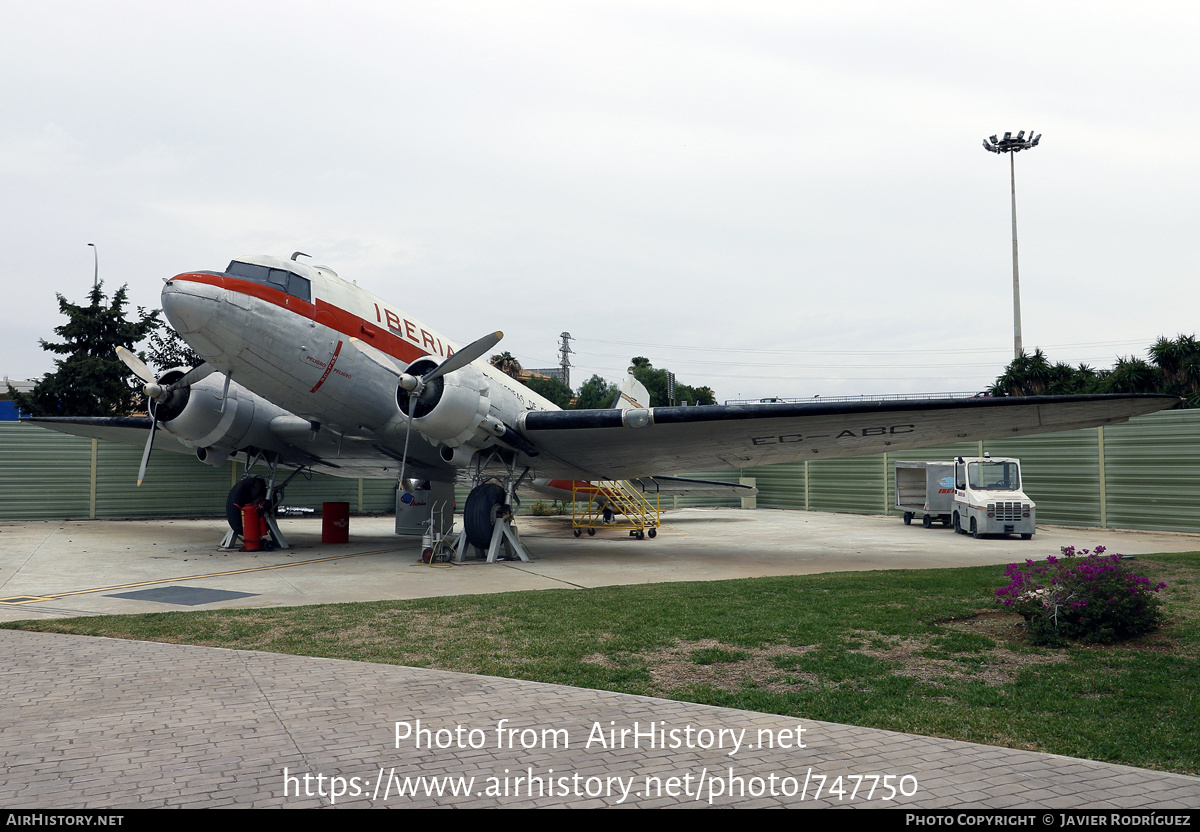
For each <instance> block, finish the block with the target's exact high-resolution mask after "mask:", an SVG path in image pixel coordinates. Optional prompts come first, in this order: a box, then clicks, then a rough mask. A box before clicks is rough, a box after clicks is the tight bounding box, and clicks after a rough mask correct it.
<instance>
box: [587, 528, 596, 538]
mask: <svg viewBox="0 0 1200 832" xmlns="http://www.w3.org/2000/svg"><path fill="white" fill-rule="evenodd" d="M595 536H596V530H595V529H588V537H595Z"/></svg>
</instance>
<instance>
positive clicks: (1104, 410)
mask: <svg viewBox="0 0 1200 832" xmlns="http://www.w3.org/2000/svg"><path fill="white" fill-rule="evenodd" d="M1178 401H1179V399H1178V398H1177V397H1175V396H1163V395H1082V396H1029V397H1004V398H1000V397H996V398H990V397H980V398H970V399H917V400H908V401H854V402H823V403H813V404H752V405H709V406H700V407H656V408H650V409H637V410H626V411H619V410H616V409H612V410H560V411H530V412H528V413H526V414H524V415H523V417H522V418H521V420H520V421H519V423H518V429H519V430H520V431H521V433H522V434H524V436H525V437H526V438H528V439H529V440H530V441H531V442H532V443H533V444H534V445H535V446H536V447H537V449H538V451H539V455H538V458H537V463H536V464H537V467H538V471H539V473H543V472H545V473H547V474H551V475H553V476H564V477H573V478H580V479H592V480H597V479H612V480H629V479H635V478H638V477H645V476H655V475H658V474H672V473H685V472H688V471H704V470H711V469H713V468H724V467H732V468H749V467H753V466H756V465H771V464H775V463H781V462H795V461H798V460H803V459H832V458H835V457H845V456H859V455H865V454H874V453H882V452H884V451H887V452H895V451H905V450H911V449H913V448H922V447H929V446H933V445H944V444H949V443H952V442H969V441H977V440H980V439H1001V438H1005V437H1012V436H1029V435H1031V434H1035V433H1051V432H1056V431H1063V430H1073V429H1076V428H1086V427H1094V426H1097V425H1107V424H1115V423H1118V422H1124V421H1127V420H1128V419H1129V418H1130V417H1133V416H1139V415H1142V414H1145V413H1153V412H1155V411H1158V410H1164V409H1166V408H1168V407H1171V406H1172V405H1174V404H1175V403H1176V402H1178Z"/></svg>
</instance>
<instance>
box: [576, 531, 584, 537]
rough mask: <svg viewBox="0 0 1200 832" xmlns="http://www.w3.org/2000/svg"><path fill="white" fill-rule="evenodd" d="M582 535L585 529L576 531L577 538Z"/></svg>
mask: <svg viewBox="0 0 1200 832" xmlns="http://www.w3.org/2000/svg"><path fill="white" fill-rule="evenodd" d="M581 534H583V529H576V530H575V536H576V537H579V536H580V535H581Z"/></svg>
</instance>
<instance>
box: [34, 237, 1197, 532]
mask: <svg viewBox="0 0 1200 832" xmlns="http://www.w3.org/2000/svg"><path fill="white" fill-rule="evenodd" d="M298 256H299V252H297V253H296V254H293V255H292V258H291V259H281V258H275V257H266V256H258V257H247V258H241V259H238V260H234V261H232V262H231V263H230V264H229V266H228V267H227V268H226V269H225V270H224V271H219V272H216V271H194V272H185V273H183V274H179V275H176V276H175V277H173V278H171V279H169V280H167V281H166V284H165V285H164V286H163V290H162V306H163V310H164V312H165V313H166V316H167V319H168V320H169V321H170V322H171V325H172V326H173V327H174V328H175V330H176V331H177V332H178V333H179V334H180V336H182V337H183V339H184V340H185V341H186V342H187V343H188V344H189V345H190V346H191V347H192V348H193V349H194V350H195V351H196V352H197V353H198V354H200V355H201V356H202V357H203V358H204V360H205V363H204V364H202V365H200V366H199V367H196V368H194V369H191V370H187V369H186V368H178V369H175V370H171V371H169V372H167V373H165V374H164V375H162V376H161V377H155V376H154V374H153V373H152V372H151V371H150V370H149V368H147V367H146V366H145V365H144V364H142V363H141V361H140V360H138V359H137V358H136V357H135V356H133V355H132V353H129V352H128V351H122V352H123V355H122V357H123V359H124V360H125V361H126V363H127V364H129V365H130V367H131V368H132V369H134V371H135V372H136V373H137V374H138V375H139V377H141V378H142V380H143V381H144V382H145V384H146V386H145V391H146V395H147V398H148V399H149V401H150V413H151V418H143V419H136V418H69V417H66V418H33V419H30V420H29V421H32V422H35V423H38V424H42V425H45V426H46V427H50V428H54V429H56V430H62V431H64V432H68V433H75V434H80V435H86V436H96V437H99V438H102V439H112V440H116V441H125V442H129V441H134V442H138V443H139V444H140V443H144V444H145V448H146V451H145V454H144V455H143V462H142V473H141V474H139V480H140V479H141V478H142V477H143V476H144V473H145V465H146V459H147V458H148V456H149V453H150V449H151V447H152V446H154V447H163V448H171V449H173V450H180V451H186V452H191V453H195V455H196V456H197V458H198V459H200V460H201V461H202V462H205V463H207V464H209V465H218V466H219V465H222V464H223V463H224V462H225V461H226V460H227V459H229V458H230V457H231V456H233V455H235V454H243V455H244V456H245V458H246V461H247V463H248V466H249V464H251V463H254V462H264V463H266V464H267V465H268V466H269V468H270V471H271V480H270V483H269V485H268V494H267V496H268V499H269V498H270V497H271V496H273V495H274V494H275V490H276V489H277V488H282V485H280V486H276V485H275V481H274V476H275V472H276V470H277V469H279V468H281V467H282V468H294V469H296V470H303V469H311V470H315V471H321V472H324V473H328V474H332V475H334V476H341V477H366V478H387V479H397V480H398V481H400V482H402V483H403V482H407V481H408V479H409V478H416V479H420V480H428V481H431V482H434V483H443V484H444V483H452V482H453V481H454V480H456V479H457V478H458V477H459V476H460V475H465V476H467V477H469V478H470V480H471V483H472V489H471V491H470V494H469V496H468V498H467V502H466V505H465V507H464V514H463V517H464V526H465V530H466V534H467V539H468V540H469V541H470V542H471V543H472V544H473V545H475V546H477V547H480V548H484V547H486V546H487V545H488V543H489V541H490V540H491V539H492V536H493V526H494V525H495V524H496V523H497V517H500V518H504V517H505V516H506V514H507V508H506V507H507V506H508V505H510V504H511V502H512V501H513V499H514V497H513V492H514V491H515V490H516V489H517V488H518V487H520V486H522V485H524V484H531V483H532V481H533V479H534V478H537V479H538V480H539V484H542V483H544V482H545V481H546V480H568V481H569V480H586V481H596V480H634V479H637V478H650V477H653V476H655V475H669V474H679V473H686V472H689V471H701V470H707V469H712V468H725V467H732V468H748V467H752V466H757V465H766V464H771V463H779V462H792V461H796V460H801V459H827V458H833V457H843V456H854V455H859V454H872V453H879V452H882V451H891V452H894V451H903V450H908V449H911V448H919V447H925V446H932V445H940V444H945V443H948V442H960V441H973V440H979V439H986V438H997V437H1007V436H1024V435H1028V434H1034V433H1046V432H1051V431H1061V430H1069V429H1073V428H1081V427H1090V426H1094V425H1102V424H1111V423H1115V422H1123V421H1126V420H1127V419H1129V418H1130V417H1131V416H1136V415H1139V414H1143V413H1151V412H1153V411H1156V410H1161V409H1164V408H1167V407H1170V406H1171V405H1172V404H1174V403H1175V401H1176V399H1175V398H1174V397H1171V396H1155V395H1117V396H1101V395H1091V396H1043V397H1027V398H987V397H982V398H970V399H922V400H910V401H886V402H885V401H861V402H850V403H845V402H834V403H820V404H755V405H711V406H702V407H656V408H647V407H626V408H625V409H621V408H620V407H616V408H612V409H605V410H559V409H558V408H557V407H556V406H555V405H554V404H552V403H551V402H549V401H547V400H546V399H544V398H542V397H541V396H539V395H537V394H536V393H534V392H533V391H532V390H530V389H529V388H527V387H525V386H524V385H522V384H520V383H519V382H517V381H515V380H513V379H512V378H510V377H508V376H507V375H504V374H503V373H501V372H499V371H498V370H496V369H495V368H493V367H492V366H490V365H489V364H487V362H486V361H485V360H483V356H484V355H485V354H486V353H488V352H489V351H490V350H491V348H492V347H493V346H494V345H495V344H496V343H497V342H498V341H499V339H500V338H501V337H502V336H501V333H498V332H497V333H492V334H490V335H487V336H484V337H483V338H480V339H479V340H477V341H475V342H474V343H472V344H470V345H467V346H465V347H462V348H460V347H459V346H458V345H457V344H455V343H454V342H452V341H451V340H450V339H449V338H447V337H446V336H445V335H443V334H442V333H441V332H439V331H438V330H435V329H433V328H432V327H430V326H428V325H427V324H425V323H423V322H421V321H419V320H417V319H416V318H415V317H413V316H412V315H410V314H408V313H407V312H405V311H403V310H401V309H399V308H398V307H396V306H393V305H391V304H389V303H387V302H386V301H384V300H382V299H381V298H378V297H376V296H375V295H372V294H370V293H368V292H366V291H364V290H363V289H360V288H359V287H358V286H356V285H355V284H353V283H351V282H349V281H347V280H344V279H342V278H340V277H339V276H338V275H337V274H336V273H335V272H334V271H333V270H331V269H329V268H327V267H325V266H313V265H308V264H307V263H301V262H299V261H298V260H297V257H298ZM157 428H162V432H157V437H158V441H156V431H157ZM147 429H149V436H148V437H147V434H146V431H147ZM164 434H166V435H167V436H169V437H171V439H170V441H163V440H164V439H165V437H164ZM293 476H294V474H293ZM665 481H666V479H665V478H664V482H665ZM250 482H251V480H250V479H247V480H243V482H242V483H239V484H238V485H237V486H234V490H233V492H231V502H232V501H233V499H234V498H235V497H240V496H244V495H245V493H246V490H247V489H249V488H250V485H249V483H250ZM259 483H260V484H261V480H260V481H259ZM284 484H286V483H284ZM547 484H548V483H547ZM556 485H557V483H556ZM239 489H241V491H239Z"/></svg>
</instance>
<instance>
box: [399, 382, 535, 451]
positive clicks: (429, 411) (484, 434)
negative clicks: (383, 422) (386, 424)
mask: <svg viewBox="0 0 1200 832" xmlns="http://www.w3.org/2000/svg"><path fill="white" fill-rule="evenodd" d="M436 366H437V363H436V362H435V361H433V360H432V359H428V358H422V359H420V360H418V361H416V362H414V363H413V364H412V365H410V366H409V367H408V370H407V373H408V374H409V375H412V376H417V377H420V376H421V375H423V374H425V373H428V372H429V371H430V370H432V369H433V368H434V367H436ZM409 401H410V396H409V393H408V391H407V390H405V389H404V388H403V387H397V389H396V404H397V405H398V406H399V408H400V412H401V413H403V414H404V415H405V416H407V415H408V405H409ZM522 409H523V408H522V406H521V402H520V401H519V399H518V398H517V395H516V394H515V393H513V392H512V391H511V390H509V389H508V388H507V387H505V386H504V385H502V384H498V383H496V382H495V381H494V380H493V379H491V378H489V377H488V375H487V374H486V373H484V372H483V371H482V370H480V369H478V368H477V367H472V366H469V365H468V366H466V367H463V368H461V369H459V370H455V371H454V372H452V373H447V374H446V375H444V376H441V377H439V378H435V379H434V380H433V381H431V382H429V384H428V385H427V386H426V387H425V389H424V390H423V391H422V392H421V395H420V396H419V397H418V398H417V401H416V410H415V413H414V416H413V427H414V428H415V429H416V430H418V431H420V433H421V435H422V436H424V437H425V438H426V439H427V440H428V441H429V442H431V443H432V444H434V445H437V446H439V447H440V448H441V449H442V451H441V454H442V458H443V459H445V460H446V461H448V462H453V463H454V464H458V463H459V461H460V459H461V458H469V454H468V455H466V457H464V456H463V454H462V453H461V452H459V453H457V454H455V453H454V452H453V449H455V448H458V447H460V446H463V445H469V446H473V447H476V448H479V447H484V446H486V445H490V444H493V443H495V442H496V441H497V440H498V439H503V438H504V437H505V436H506V435H508V434H509V433H511V431H509V430H508V429H507V428H506V425H511V424H512V423H513V421H514V420H515V419H516V416H517V414H518V413H520V412H521V410H522ZM403 425H404V423H403V421H401V422H400V423H399V425H398V427H399V428H400V429H403Z"/></svg>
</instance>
